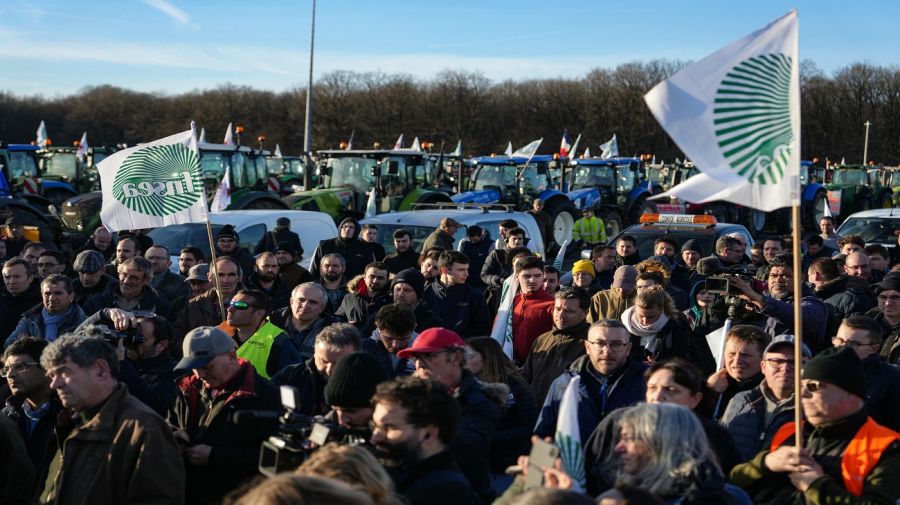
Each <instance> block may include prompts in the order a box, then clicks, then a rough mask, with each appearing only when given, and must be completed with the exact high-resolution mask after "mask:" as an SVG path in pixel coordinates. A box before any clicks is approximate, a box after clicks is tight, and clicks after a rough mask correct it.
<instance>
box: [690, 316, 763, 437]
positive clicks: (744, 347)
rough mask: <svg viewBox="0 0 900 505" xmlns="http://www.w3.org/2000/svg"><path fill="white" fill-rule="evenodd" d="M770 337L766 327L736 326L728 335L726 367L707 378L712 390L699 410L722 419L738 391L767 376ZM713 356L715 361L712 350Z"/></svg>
mask: <svg viewBox="0 0 900 505" xmlns="http://www.w3.org/2000/svg"><path fill="white" fill-rule="evenodd" d="M770 340H771V337H769V335H768V334H767V333H766V332H764V331H763V330H762V328H758V327H756V326H752V325H749V324H737V325H734V326H732V327H731V329H730V330H728V334H727V335H725V356H724V361H723V363H722V368H720V369H719V370H718V371H716V372H714V373H713V374H712V375H710V376H709V378H708V379H707V380H706V386H707V387H708V388H709V390H708V391H707V394H705V395H703V404H702V405H701V406H700V407H698V410H700V411H701V412H703V413H704V414H705V415H706V416H707V417H709V418H711V419H713V420H716V421H718V420H719V418H721V417H722V414H723V413H725V409H726V408H728V403H729V402H731V399H732V398H734V396H735V395H736V394H738V393H741V392H743V391H750V390H751V389H755V388H756V387H757V386H759V383H760V382H762V379H763V376H762V368H761V367H762V356H763V350H764V349H765V348H766V347H767V346H768V345H769V341H770ZM704 345H705V342H704ZM707 347H708V345H707ZM709 356H710V358H709V359H710V360H711V361H712V362H713V365H715V358H713V357H712V353H709ZM698 361H701V360H698ZM705 371H706V370H704V372H705Z"/></svg>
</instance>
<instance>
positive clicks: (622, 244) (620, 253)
mask: <svg viewBox="0 0 900 505" xmlns="http://www.w3.org/2000/svg"><path fill="white" fill-rule="evenodd" d="M640 262H641V255H640V253H639V252H638V250H637V239H635V238H634V237H633V236H632V235H622V236H621V237H619V239H618V240H617V241H616V265H617V266H622V265H632V266H634V265H637V264H638V263H640Z"/></svg>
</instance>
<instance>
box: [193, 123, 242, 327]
mask: <svg viewBox="0 0 900 505" xmlns="http://www.w3.org/2000/svg"><path fill="white" fill-rule="evenodd" d="M191 135H192V136H193V137H194V146H195V147H196V149H197V156H198V157H199V156H200V152H199V151H200V148H199V146H198V145H197V126H196V123H194V122H193V121H191ZM228 175H229V174H228V171H227V170H226V171H225V175H224V176H223V177H228ZM203 192H204V194H205V193H206V188H205V187H204V189H203ZM205 196H206V198H205V204H206V208H207V209H209V195H205ZM206 236H207V237H208V238H209V256H210V263H211V264H210V265H209V268H210V270H209V271H210V272H212V274H213V279H215V281H216V298H218V299H219V310H220V311H222V321H223V322H224V321H225V302H224V301H223V300H222V285H221V283H220V282H219V269H218V268H217V267H216V244H215V242H214V241H213V236H212V224H210V222H209V210H207V211H206ZM238 268H240V267H238Z"/></svg>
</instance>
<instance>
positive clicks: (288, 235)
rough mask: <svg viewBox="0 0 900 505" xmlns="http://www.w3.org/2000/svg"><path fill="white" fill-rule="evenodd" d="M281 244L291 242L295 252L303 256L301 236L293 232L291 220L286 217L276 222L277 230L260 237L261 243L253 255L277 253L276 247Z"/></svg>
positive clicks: (257, 245)
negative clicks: (264, 252)
mask: <svg viewBox="0 0 900 505" xmlns="http://www.w3.org/2000/svg"><path fill="white" fill-rule="evenodd" d="M279 242H290V243H291V244H292V245H293V250H294V251H297V253H299V254H303V245H302V244H301V243H300V235H297V234H296V233H294V232H292V231H291V220H290V219H288V218H286V217H279V218H278V219H277V220H276V221H275V228H274V229H273V230H271V231H269V232H267V233H266V234H265V235H263V236H262V237H260V239H259V242H258V243H257V244H256V247H255V248H254V249H253V253H254V254H259V253H261V252H263V251H269V252H275V247H276V246H277V245H278V243H279Z"/></svg>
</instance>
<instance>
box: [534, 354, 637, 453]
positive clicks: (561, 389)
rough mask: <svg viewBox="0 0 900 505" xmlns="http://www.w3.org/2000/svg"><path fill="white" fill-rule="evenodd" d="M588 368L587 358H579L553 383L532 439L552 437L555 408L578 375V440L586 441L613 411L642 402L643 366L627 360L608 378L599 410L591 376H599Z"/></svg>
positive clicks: (597, 388)
mask: <svg viewBox="0 0 900 505" xmlns="http://www.w3.org/2000/svg"><path fill="white" fill-rule="evenodd" d="M589 366H591V365H590V359H589V358H588V356H586V355H585V356H582V357H580V358H578V359H576V360H575V361H573V362H572V365H571V366H570V367H569V369H568V370H566V371H565V372H563V373H562V375H560V376H559V377H557V379H556V380H555V381H553V384H551V385H550V392H549V393H547V398H546V399H545V400H544V406H543V407H541V412H540V415H539V416H538V421H537V424H536V425H535V427H534V434H535V435H538V436H539V437H552V436H553V435H554V434H555V433H556V420H557V418H558V415H559V404H560V403H561V402H562V397H563V393H565V392H566V387H567V386H568V385H569V381H570V380H571V378H572V377H574V376H575V374H579V375H581V383H580V385H579V388H578V427H579V431H580V432H581V439H582V440H587V439H588V437H589V436H590V435H591V433H593V431H594V428H596V427H597V425H598V424H600V421H602V420H603V418H604V417H606V415H607V414H609V413H610V412H612V411H613V410H615V409H618V408H620V407H628V406H631V405H634V404H636V403H638V402H642V401H644V395H645V393H646V386H645V384H644V372H645V371H646V370H647V365H645V364H644V363H641V362H638V361H636V360H633V359H631V358H629V359H628V361H627V362H626V363H625V366H624V367H623V368H622V369H621V370H619V371H618V372H616V373H614V374H612V375H611V376H609V378H608V380H609V381H611V383H610V386H609V387H608V389H607V392H606V405H605V408H602V407H603V405H602V403H603V402H602V401H601V398H600V388H601V385H600V382H599V381H598V380H597V379H596V378H595V377H594V375H595V374H596V375H600V374H599V373H598V372H596V371H594V372H590V371H588V367H589Z"/></svg>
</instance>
